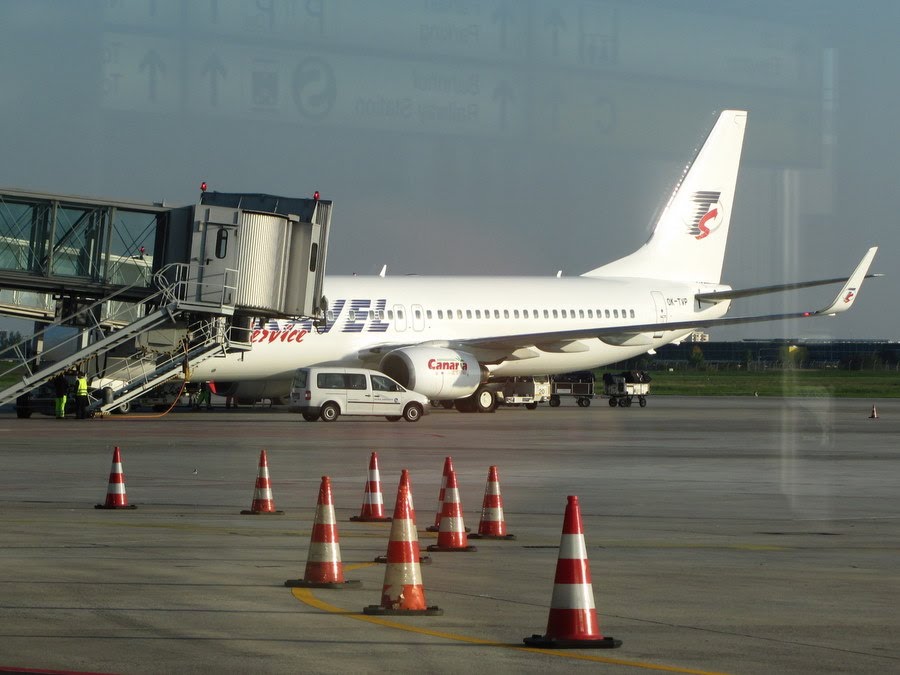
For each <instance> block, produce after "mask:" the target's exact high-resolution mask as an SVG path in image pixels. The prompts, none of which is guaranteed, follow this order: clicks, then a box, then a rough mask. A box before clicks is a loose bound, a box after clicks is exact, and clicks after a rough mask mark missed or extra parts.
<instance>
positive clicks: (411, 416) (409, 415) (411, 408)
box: [403, 403, 422, 422]
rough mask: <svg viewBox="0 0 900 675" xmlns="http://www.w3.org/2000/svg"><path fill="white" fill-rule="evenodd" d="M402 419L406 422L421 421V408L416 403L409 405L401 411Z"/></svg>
mask: <svg viewBox="0 0 900 675" xmlns="http://www.w3.org/2000/svg"><path fill="white" fill-rule="evenodd" d="M403 419H405V420H406V421H407V422H418V421H419V420H420V419H422V406H420V405H419V404H418V403H410V404H409V405H408V406H406V408H405V409H404V410H403Z"/></svg>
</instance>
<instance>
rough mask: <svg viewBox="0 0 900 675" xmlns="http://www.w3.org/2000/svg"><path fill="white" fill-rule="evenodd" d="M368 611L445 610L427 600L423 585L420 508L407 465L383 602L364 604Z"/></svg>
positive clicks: (428, 612) (434, 612)
mask: <svg viewBox="0 0 900 675" xmlns="http://www.w3.org/2000/svg"><path fill="white" fill-rule="evenodd" d="M363 613H364V614H413V615H417V614H424V615H426V616H439V615H441V614H443V613H444V610H442V609H440V608H439V607H434V606H432V607H429V606H428V605H427V604H426V602H425V588H424V587H423V586H422V569H421V567H420V566H419V539H418V536H417V535H416V512H415V510H414V509H413V506H412V488H411V487H410V484H409V471H407V470H406V469H403V472H402V473H401V475H400V485H399V487H398V488H397V504H396V506H395V507H394V522H393V523H392V524H391V537H390V540H389V541H388V549H387V566H386V567H385V570H384V586H383V587H382V590H381V604H380V605H369V606H368V607H365V608H363Z"/></svg>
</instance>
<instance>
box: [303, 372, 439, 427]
mask: <svg viewBox="0 0 900 675" xmlns="http://www.w3.org/2000/svg"><path fill="white" fill-rule="evenodd" d="M290 410H291V411H293V412H299V413H300V414H301V415H303V419H305V420H306V421H307V422H315V421H316V420H317V419H319V418H321V419H322V420H324V421H325V422H334V421H335V420H336V419H337V418H338V417H340V416H341V415H384V416H385V417H387V418H388V419H389V420H390V421H391V422H396V421H398V420H399V419H401V418H403V419H405V420H406V421H407V422H418V421H419V418H421V417H422V415H424V414H425V413H426V412H427V410H428V398H427V397H425V396H423V395H422V394H417V393H416V392H414V391H409V390H408V389H405V388H403V387H402V386H400V385H399V384H398V383H397V382H394V380H392V379H391V378H389V377H388V376H387V375H385V374H384V373H379V372H378V371H376V370H366V369H364V368H299V369H298V370H297V372H296V373H295V374H294V381H293V384H292V385H291V404H290Z"/></svg>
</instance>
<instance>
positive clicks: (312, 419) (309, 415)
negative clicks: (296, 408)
mask: <svg viewBox="0 0 900 675" xmlns="http://www.w3.org/2000/svg"><path fill="white" fill-rule="evenodd" d="M301 414H302V415H303V419H305V420H306V421H307V422H315V421H316V420H317V419H319V416H318V415H316V414H315V413H301Z"/></svg>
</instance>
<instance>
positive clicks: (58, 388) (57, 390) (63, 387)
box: [53, 373, 69, 420]
mask: <svg viewBox="0 0 900 675" xmlns="http://www.w3.org/2000/svg"><path fill="white" fill-rule="evenodd" d="M53 393H54V394H55V396H56V419H58V420H61V419H63V418H65V416H66V399H67V398H68V393H69V382H68V380H66V374H65V373H57V374H56V377H54V378H53Z"/></svg>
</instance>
